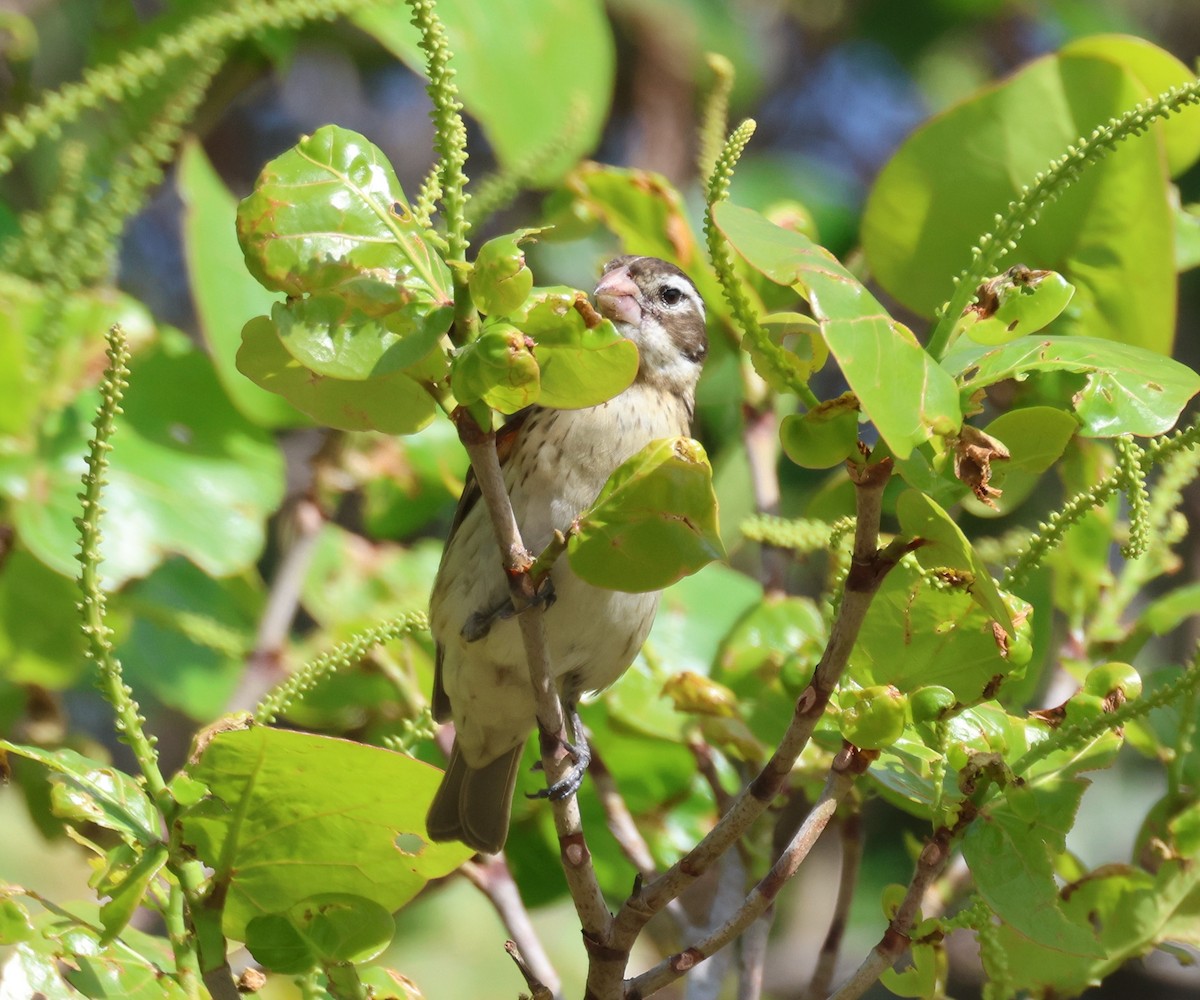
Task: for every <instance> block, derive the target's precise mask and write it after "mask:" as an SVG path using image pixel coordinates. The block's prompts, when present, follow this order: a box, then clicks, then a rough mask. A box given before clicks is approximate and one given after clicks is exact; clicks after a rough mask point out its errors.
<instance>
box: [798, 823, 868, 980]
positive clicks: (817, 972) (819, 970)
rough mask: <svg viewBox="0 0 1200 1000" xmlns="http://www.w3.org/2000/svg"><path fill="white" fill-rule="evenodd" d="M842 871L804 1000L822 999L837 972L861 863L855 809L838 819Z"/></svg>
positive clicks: (860, 833)
mask: <svg viewBox="0 0 1200 1000" xmlns="http://www.w3.org/2000/svg"><path fill="white" fill-rule="evenodd" d="M841 834H842V870H841V874H840V876H839V878H838V894H837V902H836V903H835V904H834V907H833V916H832V917H831V918H830V920H829V930H828V931H827V932H826V934H825V940H824V941H823V942H822V944H821V951H820V954H819V955H818V956H817V965H816V968H815V969H814V970H813V975H812V980H811V981H810V982H809V984H808V993H807V994H806V996H807V998H808V1000H823V998H824V997H825V995H826V994H827V993H828V992H829V984H830V983H831V982H833V974H834V972H835V971H837V961H838V955H839V954H840V953H841V950H842V938H843V937H844V936H845V933H846V925H847V923H848V922H849V919H850V904H851V903H853V902H854V890H855V887H856V886H857V885H858V872H859V868H860V866H861V865H862V853H863V824H862V813H860V812H859V811H858V810H857V809H855V810H854V811H853V812H851V813H850V814H849V815H848V816H847V817H846V818H845V819H844V820H843V821H842V829H841Z"/></svg>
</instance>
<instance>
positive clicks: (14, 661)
mask: <svg viewBox="0 0 1200 1000" xmlns="http://www.w3.org/2000/svg"><path fill="white" fill-rule="evenodd" d="M78 601H79V587H78V586H77V585H76V584H75V583H74V582H73V581H71V580H68V579H67V578H66V577H64V576H62V575H61V574H59V573H55V572H54V571H53V570H52V569H50V568H48V567H47V566H46V565H45V564H43V563H41V562H39V561H38V560H37V559H35V558H34V557H33V556H32V555H30V554H29V553H28V552H26V551H24V550H23V549H15V550H13V551H11V552H9V553H8V556H7V558H6V559H5V562H4V572H3V573H0V662H2V663H3V664H4V676H5V678H6V679H7V680H9V681H12V682H14V683H18V684H34V685H37V686H38V687H40V688H47V689H50V690H59V689H62V688H66V687H70V686H71V684H72V683H74V681H75V680H77V679H78V677H79V675H80V674H81V673H82V672H83V671H84V670H86V669H87V660H86V659H85V657H84V641H83V633H82V632H81V631H80V630H79V629H77V628H67V627H63V628H47V627H46V623H47V622H48V621H56V622H60V623H64V624H65V623H67V622H70V621H72V620H73V619H74V618H75V616H76V614H77V613H78V612H77V611H76V604H77V603H78Z"/></svg>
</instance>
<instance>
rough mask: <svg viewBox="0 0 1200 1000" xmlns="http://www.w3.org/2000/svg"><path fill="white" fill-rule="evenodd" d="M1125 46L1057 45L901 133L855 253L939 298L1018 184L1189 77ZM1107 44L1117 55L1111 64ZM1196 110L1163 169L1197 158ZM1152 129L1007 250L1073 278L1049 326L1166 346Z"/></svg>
mask: <svg viewBox="0 0 1200 1000" xmlns="http://www.w3.org/2000/svg"><path fill="white" fill-rule="evenodd" d="M1130 48H1131V45H1130V44H1129V43H1128V42H1125V41H1122V42H1120V43H1117V44H1114V43H1111V42H1108V41H1104V42H1097V41H1096V40H1083V41H1081V42H1080V43H1075V44H1074V45H1072V46H1067V47H1066V48H1065V49H1064V50H1063V51H1062V52H1061V53H1059V54H1058V55H1056V56H1048V57H1046V58H1044V59H1040V60H1038V61H1036V62H1034V63H1032V64H1031V65H1029V66H1027V67H1025V68H1024V69H1022V70H1020V71H1019V72H1018V73H1016V74H1015V75H1014V76H1012V77H1010V78H1009V79H1008V80H1006V81H1004V82H1003V83H1001V84H1000V85H999V86H996V87H992V88H989V89H987V90H984V91H982V92H981V93H980V94H978V95H977V96H976V97H973V98H971V99H969V100H967V101H965V102H964V103H962V104H959V105H957V106H955V107H953V108H952V109H950V110H949V111H947V112H945V113H943V114H941V115H939V116H937V117H935V118H934V119H932V120H931V121H929V122H928V123H926V124H925V125H924V126H922V127H921V128H919V129H918V130H917V131H916V132H914V133H913V135H912V136H910V137H909V139H908V140H907V141H906V142H905V143H904V144H903V145H902V146H901V147H900V149H899V150H898V151H897V153H896V154H895V156H893V157H892V159H891V160H890V161H889V162H888V164H887V165H886V166H885V167H884V169H883V170H882V171H881V173H880V175H879V177H878V179H877V180H876V183H875V186H874V188H873V189H872V191H871V195H870V197H869V199H868V201H867V207H866V211H865V213H864V216H863V227H862V239H863V249H864V251H865V253H866V256H867V260H868V262H869V264H870V267H871V271H872V273H873V275H874V276H875V277H876V278H877V280H878V281H879V282H880V284H881V285H882V286H883V287H884V288H885V289H886V290H887V291H888V293H889V294H891V295H893V296H895V297H896V298H897V299H898V300H899V301H900V302H902V303H903V304H904V305H905V306H907V307H908V308H909V309H912V310H913V311H915V312H917V313H919V314H921V315H925V316H928V315H932V313H933V310H934V309H935V308H936V307H937V306H939V305H941V303H943V302H944V301H946V300H947V299H949V298H950V295H951V292H952V290H953V288H952V283H951V282H952V278H953V276H954V275H957V274H959V273H960V272H961V271H962V270H963V268H965V267H966V265H967V263H968V262H969V260H970V254H971V247H972V246H973V245H974V244H975V243H976V242H977V241H978V239H979V237H980V235H981V234H983V233H986V232H990V231H991V230H992V229H993V228H994V226H995V216H996V214H997V213H1003V212H1004V211H1005V209H1006V207H1007V205H1008V204H1009V202H1011V201H1013V200H1014V199H1016V198H1017V197H1018V196H1019V194H1020V192H1021V189H1022V187H1023V186H1024V185H1027V184H1031V183H1033V180H1034V178H1035V177H1036V175H1037V174H1038V173H1040V172H1042V171H1044V170H1046V168H1047V167H1048V166H1049V164H1050V162H1051V161H1052V160H1055V159H1057V158H1058V157H1060V156H1062V154H1063V153H1065V152H1066V150H1067V148H1068V146H1070V145H1071V144H1074V143H1077V142H1078V141H1079V139H1080V137H1083V136H1086V135H1088V134H1089V133H1090V132H1091V131H1092V129H1093V128H1095V127H1096V126H1098V125H1101V124H1103V123H1105V122H1106V121H1107V120H1108V119H1109V118H1111V117H1114V116H1116V115H1119V114H1121V113H1122V112H1124V111H1126V110H1128V109H1129V108H1132V107H1133V106H1134V105H1135V104H1137V103H1138V102H1139V101H1141V100H1144V99H1146V98H1147V97H1149V96H1151V95H1152V94H1154V93H1156V92H1157V91H1159V90H1160V89H1163V88H1165V87H1166V86H1169V85H1174V84H1181V83H1184V82H1186V81H1188V80H1190V79H1191V78H1192V74H1191V72H1190V71H1188V70H1187V68H1186V67H1185V66H1184V65H1183V64H1182V63H1179V62H1178V61H1176V60H1175V59H1173V58H1172V57H1171V56H1169V55H1167V54H1166V53H1165V52H1161V51H1160V50H1154V49H1153V48H1152V47H1151V46H1149V45H1147V44H1145V43H1143V44H1142V45H1139V46H1137V48H1138V49H1139V50H1140V54H1139V55H1137V56H1131V57H1130V59H1129V60H1128V62H1126V60H1125V59H1124V57H1123V56H1124V54H1123V53H1121V52H1120V50H1122V49H1125V50H1126V52H1127V51H1128V50H1129V49H1130ZM1101 50H1104V51H1101ZM1148 53H1153V54H1152V55H1148ZM1118 54H1122V59H1121V60H1120V61H1113V57H1114V56H1115V55H1118ZM1130 64H1132V65H1130ZM1150 64H1153V66H1152V67H1151V65H1150ZM1034 109H1036V112H1035V111H1034ZM1193 118H1194V116H1192V115H1180V116H1178V118H1176V117H1172V119H1171V122H1175V121H1176V120H1179V121H1183V122H1186V124H1185V125H1183V126H1181V127H1179V128H1178V130H1176V129H1175V128H1174V127H1173V130H1172V135H1173V137H1174V136H1177V137H1178V141H1175V140H1174V139H1173V141H1172V142H1171V146H1172V153H1171V156H1172V157H1173V160H1177V161H1178V162H1172V168H1177V167H1178V166H1180V165H1182V164H1183V163H1184V162H1185V161H1186V162H1191V161H1192V160H1193V159H1194V158H1195V155H1196V151H1197V147H1196V144H1195V143H1196V131H1195V130H1196V126H1195V124H1194V122H1193V121H1191V119H1193ZM1151 132H1152V133H1153V136H1152V137H1150V138H1141V139H1139V138H1133V139H1130V140H1127V141H1125V142H1124V143H1122V144H1121V146H1120V148H1119V149H1118V150H1117V151H1116V152H1115V153H1113V154H1112V155H1110V156H1108V157H1107V158H1105V159H1104V160H1103V161H1101V162H1099V163H1095V164H1091V165H1089V166H1088V168H1087V169H1086V170H1085V171H1084V172H1083V173H1082V175H1081V176H1080V177H1079V178H1078V179H1077V180H1076V181H1075V182H1074V183H1073V184H1072V185H1071V186H1070V187H1068V188H1067V189H1065V190H1064V191H1063V193H1062V194H1061V196H1060V197H1059V198H1058V199H1057V200H1056V201H1055V203H1054V204H1052V205H1050V206H1048V207H1047V208H1045V209H1044V210H1043V212H1042V216H1041V220H1040V222H1039V224H1038V225H1037V226H1036V228H1032V229H1027V230H1026V231H1025V233H1024V234H1023V235H1022V237H1021V242H1020V245H1019V247H1018V249H1017V254H1018V255H1019V256H1017V257H1016V259H1017V260H1019V261H1021V262H1023V263H1024V264H1027V265H1028V266H1030V267H1034V268H1047V269H1050V270H1054V271H1058V272H1060V273H1061V274H1062V275H1063V276H1064V277H1065V278H1066V279H1067V281H1069V282H1071V283H1072V284H1073V285H1075V286H1076V288H1077V292H1076V295H1075V298H1074V301H1073V302H1072V305H1071V307H1070V309H1069V310H1068V312H1067V313H1066V314H1065V315H1064V316H1063V318H1062V319H1061V320H1060V321H1059V323H1060V329H1062V328H1063V327H1066V328H1067V329H1068V331H1069V332H1072V333H1086V334H1088V335H1091V336H1097V337H1104V338H1107V339H1112V340H1120V341H1124V342H1126V343H1133V344H1140V345H1141V346H1143V347H1146V348H1149V349H1151V350H1154V351H1157V352H1159V353H1164V354H1166V353H1170V348H1171V341H1172V338H1173V336H1174V326H1175V276H1174V245H1173V239H1174V232H1173V225H1172V213H1171V207H1170V195H1169V184H1168V178H1167V170H1166V169H1165V164H1164V162H1163V159H1162V156H1161V152H1160V146H1159V143H1158V142H1156V141H1155V137H1158V136H1162V135H1163V134H1164V132H1163V125H1162V123H1155V124H1154V125H1152V126H1151ZM1183 133H1187V135H1184V134H1183ZM1097 262H1103V265H1102V266H1100V265H1098V263H1097Z"/></svg>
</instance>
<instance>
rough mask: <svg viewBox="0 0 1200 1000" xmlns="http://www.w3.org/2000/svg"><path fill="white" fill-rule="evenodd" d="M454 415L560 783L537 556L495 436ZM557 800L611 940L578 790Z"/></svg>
mask: <svg viewBox="0 0 1200 1000" xmlns="http://www.w3.org/2000/svg"><path fill="white" fill-rule="evenodd" d="M455 415H456V423H457V426H458V435H459V439H460V440H461V441H462V443H463V447H464V448H466V450H467V455H468V456H469V457H470V459H471V468H472V469H473V470H474V472H475V478H476V480H477V481H478V483H479V489H480V492H481V494H482V498H483V502H484V503H485V504H486V506H487V511H488V516H489V517H490V518H491V521H492V529H493V531H494V532H495V535H496V542H497V544H498V545H499V547H500V556H501V561H502V564H503V566H504V572H505V575H506V576H507V577H508V582H509V593H510V594H511V596H512V601H513V607H514V608H515V609H516V611H517V612H518V614H517V622H518V623H519V625H520V630H521V639H522V642H523V643H524V646H525V656H526V658H527V660H528V662H529V677H530V682H531V684H532V685H533V690H534V695H535V697H536V699H537V720H538V733H539V743H540V745H541V750H542V766H543V768H544V769H545V773H546V779H547V782H548V783H549V784H554V783H555V782H557V781H559V780H561V779H562V777H563V776H564V775H565V773H566V771H567V769H568V768H569V766H570V754H569V751H568V749H567V747H568V736H567V732H566V724H565V720H564V715H563V709H562V703H561V702H560V701H559V697H558V688H557V687H556V685H555V683H554V674H553V670H552V669H551V664H550V657H549V653H548V651H547V646H546V634H545V627H544V621H543V618H542V608H541V607H540V606H539V605H537V603H536V602H535V600H534V598H535V594H534V592H533V585H532V582H531V580H530V578H529V569H530V567H531V566H532V565H533V561H534V560H533V558H532V556H530V554H529V551H528V550H527V549H526V548H525V543H524V542H523V541H522V540H521V531H520V528H519V527H518V526H517V519H516V517H515V516H514V514H513V509H512V503H511V502H510V500H509V497H508V490H507V488H506V487H505V485H504V473H503V472H502V471H501V469H500V460H499V457H498V456H497V454H496V443H495V435H494V434H491V433H485V432H483V431H481V430H480V429H479V426H478V425H477V424H476V423H475V419H474V417H472V416H471V415H470V413H468V412H467V411H466V410H463V409H459V410H456V411H455ZM550 804H551V806H552V808H553V811H554V826H555V829H556V830H557V831H558V841H559V853H560V856H561V858H562V864H563V873H564V875H565V876H566V879H567V886H568V888H569V889H570V892H571V898H572V900H573V901H574V903H575V910H576V912H577V913H578V915H579V920H580V924H581V926H582V928H583V934H584V941H585V942H593V941H605V940H607V939H608V937H609V934H610V928H611V925H612V914H611V913H609V911H608V906H607V904H606V903H605V901H604V895H603V894H602V893H601V891H600V884H599V882H598V881H597V879H596V873H595V870H594V869H593V868H592V861H591V852H590V851H589V850H588V847H587V842H586V841H585V840H584V836H583V825H582V821H581V818H580V815H579V805H578V803H577V802H576V800H575V796H574V795H569V796H567V797H566V798H564V799H552V800H551V803H550Z"/></svg>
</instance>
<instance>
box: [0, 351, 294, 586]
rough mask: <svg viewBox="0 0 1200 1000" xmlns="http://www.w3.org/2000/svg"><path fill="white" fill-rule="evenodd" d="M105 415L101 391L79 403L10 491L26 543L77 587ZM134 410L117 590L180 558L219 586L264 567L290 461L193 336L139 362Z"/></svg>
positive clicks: (117, 534)
mask: <svg viewBox="0 0 1200 1000" xmlns="http://www.w3.org/2000/svg"><path fill="white" fill-rule="evenodd" d="M97 405H98V395H97V394H96V393H95V392H89V393H86V394H84V395H83V396H81V397H80V398H79V399H78V400H76V401H75V403H74V404H73V405H72V406H71V407H69V408H68V409H66V410H64V411H63V412H62V413H61V414H60V415H59V423H58V428H57V430H56V432H55V433H53V434H52V435H48V436H47V438H46V439H45V440H44V441H43V442H42V452H41V454H40V455H39V456H38V457H37V460H36V461H33V462H30V463H28V465H27V466H26V470H25V475H24V477H22V478H21V479H19V480H18V479H15V477H14V478H13V479H9V480H8V481H7V482H3V483H2V486H3V488H4V489H5V490H6V492H8V493H9V495H10V496H11V497H12V498H13V504H12V510H13V517H14V520H15V522H16V525H17V530H18V533H19V534H20V536H21V539H22V541H24V543H25V544H26V545H27V546H28V547H29V549H30V551H31V552H33V554H34V555H36V556H37V557H38V558H39V559H40V560H42V562H44V563H46V564H47V565H48V566H50V567H52V568H53V569H56V570H58V571H59V572H60V573H63V574H66V575H68V576H72V577H73V576H75V575H76V574H77V573H78V571H79V564H78V561H77V560H76V558H75V555H76V553H77V552H78V550H79V536H78V531H77V529H76V528H75V525H74V523H73V518H74V517H76V516H77V515H78V513H79V501H78V500H77V499H76V495H77V494H78V493H79V489H80V482H79V480H80V473H81V471H82V469H83V456H84V455H85V454H86V453H87V442H88V438H89V437H90V434H91V427H90V423H89V422H90V420H91V419H92V416H93V414H94V413H95V411H96V407H97ZM122 408H123V411H124V412H123V413H122V415H121V416H120V417H118V418H117V432H116V434H115V435H114V436H113V439H112V445H113V450H112V452H111V454H110V456H109V457H110V462H111V465H110V469H109V476H108V486H107V488H106V489H105V492H104V506H105V508H106V511H107V513H106V515H105V519H104V521H103V526H104V528H105V534H104V540H103V542H102V544H101V552H102V554H103V557H104V563H103V566H102V570H103V573H104V577H105V582H106V584H108V585H114V586H115V585H116V584H119V583H121V582H123V581H125V580H128V579H129V578H131V577H135V576H143V575H145V574H147V573H149V572H150V571H151V570H152V569H153V568H154V567H155V566H157V565H158V564H159V563H160V562H161V561H162V560H163V558H164V557H165V556H166V555H167V554H169V553H172V552H176V553H180V554H182V555H185V556H187V558H189V559H190V560H192V562H194V563H195V564H196V565H197V566H199V567H200V568H201V569H203V570H204V571H205V572H207V573H210V574H212V575H214V576H224V575H227V574H230V573H236V572H238V571H240V570H242V569H244V568H246V567H247V566H249V565H252V564H253V562H254V560H255V559H257V558H258V555H259V552H260V551H261V549H262V544H263V539H264V524H265V522H266V518H267V516H268V515H269V514H270V513H271V512H273V511H274V510H275V508H276V506H277V505H278V503H279V501H280V499H281V498H282V494H283V457H282V455H281V454H280V452H279V449H278V448H277V447H276V445H275V443H274V441H273V440H272V439H271V438H270V436H269V435H268V434H267V433H266V432H265V431H263V430H261V429H260V428H258V427H255V426H253V425H251V424H249V423H247V422H246V420H245V418H244V417H242V416H241V414H239V413H238V412H237V410H235V409H234V408H233V405H232V404H231V403H230V402H229V400H228V398H227V397H226V395H225V393H224V392H223V390H222V389H221V387H220V385H219V384H218V383H217V380H216V376H215V375H214V374H213V369H212V365H211V364H210V363H209V361H208V360H207V358H205V357H204V356H203V355H202V354H201V353H200V352H199V351H197V350H194V349H193V348H191V347H190V346H189V345H187V344H186V341H184V340H183V338H182V337H171V338H168V339H167V342H166V343H165V344H164V346H160V347H159V348H157V349H155V350H153V351H149V352H146V353H144V354H142V355H139V356H138V357H136V358H135V359H134V361H133V364H132V366H131V377H130V385H129V389H128V390H127V392H126V395H125V401H124V403H123V404H122ZM2 477H3V471H0V478H2ZM120 525H136V526H137V530H136V531H124V530H120V528H119V526H120ZM215 541H219V544H214V542H215Z"/></svg>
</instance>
